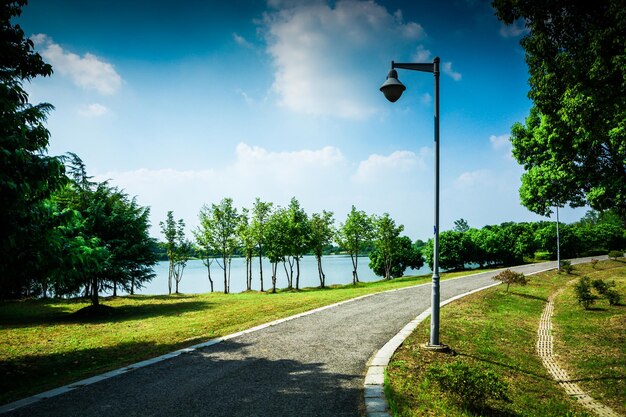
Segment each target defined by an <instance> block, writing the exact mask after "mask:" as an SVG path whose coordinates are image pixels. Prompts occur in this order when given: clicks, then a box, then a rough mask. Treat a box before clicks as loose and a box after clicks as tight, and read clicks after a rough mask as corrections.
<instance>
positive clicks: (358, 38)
mask: <svg viewBox="0 0 626 417" xmlns="http://www.w3.org/2000/svg"><path fill="white" fill-rule="evenodd" d="M271 4H272V5H273V6H274V7H276V8H277V10H273V11H272V12H270V13H267V14H266V15H265V17H264V20H263V25H264V30H265V39H266V41H267V52H268V53H269V55H270V56H271V58H272V60H273V64H274V67H275V73H274V83H273V86H272V89H273V92H275V93H276V94H277V97H278V104H279V105H280V106H283V107H285V108H287V109H290V110H292V111H295V112H299V113H304V114H311V115H330V116H334V117H340V118H346V119H363V118H367V117H368V116H371V115H372V114H374V113H375V112H376V111H377V109H378V107H377V106H378V105H379V104H378V103H380V101H379V100H378V99H379V93H378V91H377V89H376V88H375V87H373V86H372V78H373V77H376V74H380V73H381V71H384V70H381V69H380V64H381V63H382V62H385V61H386V60H387V59H389V57H390V56H393V55H392V54H393V53H394V51H396V50H397V48H398V45H400V44H406V43H409V42H414V41H416V40H418V39H420V38H422V37H423V36H424V30H423V28H422V27H421V26H420V25H419V24H417V23H415V22H406V23H404V22H403V21H402V20H401V18H402V16H401V13H395V14H390V13H389V12H388V11H387V10H386V9H385V8H384V7H382V6H380V5H378V4H377V3H375V2H374V1H367V2H364V1H356V0H340V1H337V2H336V3H335V4H334V6H330V5H328V4H327V3H326V2H321V1H317V2H302V1H287V2H285V1H273V2H271ZM383 59H384V61H383ZM378 77H383V75H378ZM381 82H382V81H381Z"/></svg>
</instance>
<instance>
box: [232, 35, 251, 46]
mask: <svg viewBox="0 0 626 417" xmlns="http://www.w3.org/2000/svg"><path fill="white" fill-rule="evenodd" d="M233 39H234V40H235V42H236V43H237V45H239V46H243V47H244V48H249V49H251V48H253V45H252V44H251V43H250V42H248V40H247V39H246V38H244V37H243V36H241V35H239V34H237V33H234V32H233Z"/></svg>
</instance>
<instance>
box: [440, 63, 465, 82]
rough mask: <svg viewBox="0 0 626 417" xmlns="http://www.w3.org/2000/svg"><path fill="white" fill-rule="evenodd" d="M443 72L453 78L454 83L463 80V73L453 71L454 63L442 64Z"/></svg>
mask: <svg viewBox="0 0 626 417" xmlns="http://www.w3.org/2000/svg"><path fill="white" fill-rule="evenodd" d="M441 70H442V71H443V73H444V74H446V75H449V76H450V77H452V79H453V80H454V81H460V80H461V77H462V75H461V73H460V72H456V71H454V70H453V69H452V62H444V63H442V64H441Z"/></svg>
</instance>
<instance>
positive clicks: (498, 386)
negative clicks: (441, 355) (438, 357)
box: [426, 361, 510, 409]
mask: <svg viewBox="0 0 626 417" xmlns="http://www.w3.org/2000/svg"><path fill="white" fill-rule="evenodd" d="M426 375H427V377H428V378H429V379H431V380H433V381H435V383H437V385H438V386H439V389H441V391H443V392H446V393H447V394H448V395H450V397H451V398H453V399H454V400H455V401H457V402H458V403H459V404H462V405H464V406H466V407H468V408H471V409H477V408H481V407H483V406H484V405H485V403H486V402H487V401H488V400H496V401H498V400H500V401H507V402H508V401H510V399H509V396H508V389H509V387H508V384H507V383H506V382H504V381H502V380H501V379H500V377H499V376H498V375H497V374H496V373H495V372H493V371H484V370H482V369H480V368H477V367H473V366H470V365H467V364H465V363H463V362H458V361H457V362H452V363H446V364H445V365H441V366H437V365H433V366H431V367H430V368H429V369H428V371H427V373H426Z"/></svg>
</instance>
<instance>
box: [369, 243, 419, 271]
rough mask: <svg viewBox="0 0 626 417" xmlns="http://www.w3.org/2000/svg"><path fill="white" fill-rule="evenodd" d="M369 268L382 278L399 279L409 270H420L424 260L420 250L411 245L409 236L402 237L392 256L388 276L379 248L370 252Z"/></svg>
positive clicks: (396, 244)
mask: <svg viewBox="0 0 626 417" xmlns="http://www.w3.org/2000/svg"><path fill="white" fill-rule="evenodd" d="M369 257H370V263H369V267H370V269H371V270H372V271H374V273H375V274H376V275H378V276H381V277H386V276H389V277H391V278H399V277H401V276H403V275H404V272H405V271H406V269H407V268H413V269H419V268H421V267H422V266H424V258H423V257H422V253H421V252H420V248H419V247H418V246H416V245H413V244H412V243H411V238H409V237H408V236H400V237H397V238H396V243H395V245H394V251H393V253H392V254H391V267H390V268H389V271H388V274H387V271H386V269H385V263H384V261H383V257H382V256H380V252H379V251H378V248H377V247H374V250H373V251H372V252H370V255H369Z"/></svg>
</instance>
